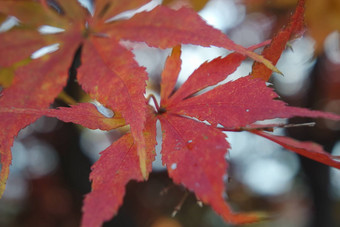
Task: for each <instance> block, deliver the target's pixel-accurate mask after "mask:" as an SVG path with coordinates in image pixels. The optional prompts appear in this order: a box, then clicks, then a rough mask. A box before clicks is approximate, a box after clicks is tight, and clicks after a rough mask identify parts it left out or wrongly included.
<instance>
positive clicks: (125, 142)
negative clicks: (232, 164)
mask: <svg viewBox="0 0 340 227" xmlns="http://www.w3.org/2000/svg"><path fill="white" fill-rule="evenodd" d="M148 2H149V0H124V1H113V0H96V1H95V2H94V3H95V11H94V13H93V15H91V14H90V13H89V12H88V11H87V10H86V9H85V8H83V7H82V6H81V5H80V4H79V3H78V2H77V1H76V0H58V1H56V0H40V1H34V0H18V1H11V0H1V1H0V22H1V21H2V22H3V21H5V19H6V17H7V16H15V17H16V18H17V19H18V20H19V24H18V25H17V26H15V27H13V28H11V29H10V30H8V31H5V32H2V33H0V85H1V86H2V88H3V90H2V91H1V97H0V117H1V119H2V120H1V121H0V154H1V173H0V195H2V194H3V192H4V190H5V185H6V180H7V178H8V174H9V166H10V164H11V159H12V157H11V146H12V144H13V140H14V138H15V136H16V135H17V134H18V132H19V131H20V130H21V129H22V128H24V127H26V126H27V125H29V124H31V123H32V122H34V121H35V120H36V119H37V118H39V117H40V116H42V115H46V116H50V117H57V118H58V119H60V120H62V121H65V122H73V123H76V124H80V125H82V126H84V127H87V128H90V129H101V130H112V129H116V128H118V127H122V126H125V125H129V126H130V132H129V133H127V134H126V135H124V136H123V137H121V138H120V139H119V140H118V141H116V142H114V143H113V144H112V145H111V146H109V147H108V148H107V149H105V150H104V151H103V152H102V153H101V157H100V159H99V160H98V161H97V162H96V163H95V164H94V165H93V167H92V173H91V175H90V179H91V181H92V191H91V193H89V194H88V195H87V196H86V198H85V200H84V206H83V212H84V214H83V219H82V226H91V227H92V226H100V225H101V224H102V223H103V222H105V221H107V220H110V219H111V218H112V217H113V216H114V215H115V214H116V213H117V211H118V209H119V207H120V205H121V204H122V201H123V197H124V193H125V185H126V184H127V183H128V182H129V181H130V180H137V181H143V180H146V179H147V178H148V174H149V173H150V172H151V169H152V166H151V164H152V161H153V160H154V159H155V151H154V150H155V145H156V121H157V120H159V121H160V123H161V127H162V136H163V141H162V161H163V164H164V165H165V166H166V167H167V169H168V173H169V176H170V177H171V178H172V179H173V180H174V182H175V183H178V184H182V185H184V186H185V187H186V188H188V189H189V190H191V191H193V192H194V193H195V195H196V196H197V198H198V199H200V200H201V201H202V202H204V203H206V204H209V205H210V206H211V207H212V208H213V209H214V210H215V211H216V212H217V213H219V214H220V215H221V216H222V217H223V218H224V220H225V221H227V222H231V223H247V222H254V221H258V220H261V218H263V216H262V215H260V214H257V213H247V214H236V213H233V212H232V211H231V210H230V208H229V206H228V204H227V203H226V201H225V200H224V197H223V194H224V191H225V185H224V182H223V176H224V175H225V173H226V171H227V167H228V163H227V162H226V160H225V158H224V157H225V154H226V153H227V152H228V149H229V148H230V146H229V144H228V142H227V140H226V135H225V133H224V131H249V132H251V133H254V134H257V135H259V136H262V137H265V138H268V139H270V140H272V141H274V142H276V143H278V144H280V145H282V146H283V147H285V148H287V149H289V150H292V151H294V152H296V153H298V154H301V155H304V156H307V157H309V158H311V159H314V160H316V161H319V162H321V163H324V164H326V165H329V166H333V167H336V168H340V162H339V160H337V159H336V157H332V156H331V155H329V154H328V153H326V152H324V151H323V149H322V147H321V146H319V145H317V144H315V143H312V142H299V141H296V140H293V139H291V138H287V137H282V136H275V135H273V134H270V133H268V132H266V130H267V129H268V128H274V127H279V126H280V125H276V124H270V125H269V124H261V123H258V122H257V121H260V120H266V119H273V118H290V117H293V116H307V117H323V118H329V119H332V120H340V116H338V115H335V114H331V113H324V112H320V111H311V110H308V109H303V108H297V107H289V106H287V105H286V104H285V103H284V102H282V101H280V100H278V99H277V98H278V96H277V95H276V93H275V92H274V91H273V90H272V89H271V88H269V87H268V86H267V85H266V81H267V80H268V79H269V77H270V76H271V74H272V71H277V72H278V70H277V69H276V68H275V67H274V66H273V64H276V62H277V61H278V59H279V57H280V55H281V53H282V52H283V50H284V49H285V47H286V43H287V42H288V41H289V40H290V39H291V38H292V37H294V36H295V35H298V34H301V31H302V30H303V29H304V23H303V15H304V1H303V0H301V1H299V3H298V6H297V8H296V11H295V13H294V14H293V15H292V16H291V19H290V22H289V24H288V25H287V26H286V27H285V28H284V29H282V30H281V31H280V32H279V33H278V34H277V35H276V36H275V37H274V38H273V39H272V40H271V41H270V42H264V43H261V44H258V45H255V46H252V47H249V48H244V47H242V46H239V45H237V44H235V43H234V42H232V41H231V40H230V39H229V38H228V37H227V36H226V35H225V34H223V33H222V32H220V31H219V30H216V29H214V28H212V27H211V26H209V25H207V24H206V23H205V22H204V21H203V20H202V19H201V18H200V17H199V16H198V14H197V13H196V12H195V11H194V10H192V9H189V8H181V9H179V10H173V9H171V8H169V7H167V6H164V5H160V6H157V7H155V8H154V9H152V10H151V11H148V12H141V13H137V14H136V15H134V16H133V17H132V18H130V19H127V20H109V19H110V18H112V17H114V16H115V15H118V14H120V13H121V12H124V11H126V10H130V9H136V8H138V7H141V6H143V5H144V4H146V3H148ZM46 25H48V26H53V27H57V28H60V29H59V30H58V32H57V33H54V34H42V33H41V32H39V31H40V30H41V28H42V27H43V26H46ZM121 40H129V41H133V42H145V43H146V44H147V45H149V46H152V47H158V48H162V49H164V48H173V50H172V53H171V55H170V56H169V57H168V59H167V60H166V63H165V67H164V71H163V73H162V82H161V94H160V96H161V102H160V105H158V104H157V102H155V106H156V108H153V107H152V106H151V105H150V104H149V102H150V101H151V100H153V101H155V99H154V97H153V96H150V97H149V98H145V96H144V94H145V87H146V80H147V79H148V76H147V73H146V71H145V68H144V67H141V66H139V65H138V63H137V62H136V61H135V60H134V55H133V53H132V52H131V51H130V50H129V49H127V48H126V47H125V46H123V45H122V43H121V42H120V41H121ZM181 44H195V45H201V46H217V47H223V48H226V49H230V50H233V51H235V52H234V53H232V54H230V55H228V56H226V57H224V58H216V59H214V60H212V61H210V62H205V63H203V64H202V65H201V66H200V67H199V68H198V69H197V70H195V71H194V72H193V74H192V75H191V76H190V77H189V79H188V80H187V81H186V82H185V83H184V84H183V85H182V86H181V87H180V88H179V89H178V90H176V91H174V88H175V84H176V81H177V77H178V73H179V71H180V70H181V59H180V56H181V47H180V45H181ZM267 44H269V45H267ZM48 45H57V46H58V50H57V51H55V52H54V53H50V54H47V55H45V56H43V57H40V58H37V59H33V58H32V53H33V52H35V51H36V50H37V49H40V48H41V47H44V46H48ZM263 45H267V47H266V48H265V49H264V51H263V52H262V55H258V54H255V53H254V52H252V51H253V50H255V49H256V48H259V47H261V46H263ZM79 47H82V54H81V66H80V67H79V68H78V72H77V81H78V82H79V84H80V85H81V86H82V88H83V89H84V91H86V92H87V93H88V94H89V96H90V97H91V98H92V99H93V100H97V101H99V102H100V103H101V104H102V105H103V106H105V107H106V108H109V109H111V110H113V116H107V115H105V114H103V113H101V112H99V111H98V109H97V107H96V106H95V105H93V104H92V103H78V104H77V105H72V106H70V107H60V108H57V109H48V107H49V106H50V104H51V103H53V101H54V99H55V98H56V97H57V96H58V94H59V93H60V92H61V91H62V90H63V88H64V86H65V85H66V83H67V79H68V69H69V67H70V65H71V63H72V60H73V57H74V54H75V52H76V50H77V49H78V48H79ZM247 56H248V57H251V58H253V59H254V60H255V61H256V63H254V65H253V70H252V73H251V74H250V75H248V76H245V77H242V78H240V79H237V80H235V81H231V82H228V83H225V84H223V85H219V86H216V87H215V88H213V89H211V90H209V91H207V92H204V93H201V94H197V92H199V91H201V90H203V89H205V88H207V87H210V86H213V85H216V84H218V83H219V82H221V81H223V80H224V79H225V78H226V77H227V76H228V75H230V74H231V73H233V72H234V71H235V70H236V69H237V67H238V66H239V65H240V64H241V63H242V61H243V60H244V59H245V58H246V57H247Z"/></svg>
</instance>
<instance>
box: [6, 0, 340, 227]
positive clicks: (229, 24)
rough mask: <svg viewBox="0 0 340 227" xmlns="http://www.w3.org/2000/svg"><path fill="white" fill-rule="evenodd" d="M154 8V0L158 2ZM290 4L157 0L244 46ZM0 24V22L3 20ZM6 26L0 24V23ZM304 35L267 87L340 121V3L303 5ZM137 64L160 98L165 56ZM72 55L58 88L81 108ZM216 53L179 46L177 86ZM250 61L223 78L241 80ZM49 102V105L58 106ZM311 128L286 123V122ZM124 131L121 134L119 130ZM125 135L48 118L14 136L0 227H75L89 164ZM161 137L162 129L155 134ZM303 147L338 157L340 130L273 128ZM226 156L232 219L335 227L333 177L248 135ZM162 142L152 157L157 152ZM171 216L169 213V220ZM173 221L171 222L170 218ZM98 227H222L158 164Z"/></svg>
mask: <svg viewBox="0 0 340 227" xmlns="http://www.w3.org/2000/svg"><path fill="white" fill-rule="evenodd" d="M155 2H158V3H159V1H155ZM296 3H297V0H271V1H268V0H243V1H241V0H210V1H208V0H164V1H163V2H162V4H166V5H168V6H170V7H173V8H179V7H181V6H191V7H193V8H194V9H195V10H197V11H199V14H200V15H201V16H202V17H203V18H204V19H205V20H206V21H207V22H208V23H209V24H211V25H212V26H214V27H216V28H218V29H221V30H222V31H223V32H225V33H226V34H228V35H229V37H231V39H233V40H234V41H235V42H237V43H239V44H241V45H244V46H250V45H253V44H256V43H259V42H262V41H264V40H266V39H270V37H272V36H273V35H274V34H275V33H276V32H277V31H278V30H279V29H280V28H281V27H282V26H284V25H285V24H286V23H287V21H288V18H289V16H290V15H291V12H293V10H294V8H295V5H296ZM0 16H1V15H0ZM5 20H6V18H2V17H0V22H3V21H5ZM306 25H307V29H306V32H305V34H304V36H303V37H302V38H297V39H296V40H293V41H292V42H291V43H290V45H289V48H287V50H286V51H285V53H284V54H283V56H282V58H281V59H280V61H279V63H278V68H279V69H280V71H282V72H283V74H284V77H282V76H280V75H275V74H274V75H273V76H272V78H271V81H270V82H271V83H273V84H274V87H275V89H276V91H277V92H278V93H279V94H280V96H281V98H282V99H284V100H285V101H287V102H288V103H289V104H290V105H295V106H303V107H308V108H312V109H320V110H325V111H332V112H336V113H338V114H340V75H339V74H340V33H339V32H340V1H338V0H324V1H314V0H307V3H306ZM126 45H131V46H132V47H133V49H134V53H135V55H136V59H137V61H138V62H139V63H140V64H141V65H144V66H146V67H147V71H148V72H149V74H150V81H149V83H148V90H147V92H148V93H150V92H151V93H154V94H158V93H159V82H160V73H161V70H162V67H163V64H164V61H165V59H166V56H167V55H168V53H169V51H170V50H165V51H164V50H158V49H156V48H150V47H147V46H146V45H144V44H142V43H138V44H131V43H126ZM80 53H81V50H78V52H77V54H76V55H75V61H74V63H73V65H72V67H71V68H70V80H69V83H68V85H67V87H66V88H65V89H64V92H65V94H68V95H69V96H70V97H72V98H73V99H75V100H77V101H80V100H86V96H85V95H84V93H83V92H82V91H81V89H80V88H79V86H78V85H77V83H76V82H75V75H76V68H77V66H78V65H79V54H80ZM228 53H229V52H228V51H226V50H224V49H220V48H214V47H212V48H202V47H197V46H192V45H184V46H183V55H182V60H183V69H182V71H181V73H180V79H179V81H178V84H177V86H180V84H181V83H183V81H184V80H185V79H186V78H187V77H188V75H190V73H191V72H192V71H193V70H194V69H195V68H197V67H198V66H199V65H200V64H201V63H203V62H204V61H206V60H211V59H213V58H215V57H217V56H221V55H222V56H225V55H227V54H228ZM251 65H252V61H251V60H247V61H245V62H244V64H243V65H242V66H241V67H240V68H239V69H238V70H237V72H236V73H234V74H233V75H231V76H230V78H229V80H230V79H235V78H238V77H240V76H244V75H247V74H248V73H249V72H250V70H251ZM65 105H66V103H64V102H63V101H62V100H60V99H59V100H56V102H55V103H54V106H55V107H56V106H65ZM301 121H302V122H310V121H311V120H310V119H292V120H291V122H293V123H295V122H301ZM124 130H126V129H124ZM124 130H120V131H118V130H116V131H111V132H103V131H99V130H88V129H84V128H81V127H78V126H75V125H72V124H67V123H62V122H60V121H58V120H56V119H52V118H45V117H43V118H41V119H39V120H38V121H37V122H36V123H34V124H33V125H31V126H29V127H27V128H26V129H24V130H22V131H21V132H20V135H19V136H18V138H17V139H16V142H15V143H14V146H13V165H12V167H11V174H10V177H9V180H8V185H7V189H6V192H5V194H4V197H3V198H2V199H1V201H0V226H8V227H12V226H13V227H14V226H27V227H28V226H51V227H53V226H65V227H73V226H79V222H80V218H81V206H82V199H83V198H84V195H85V194H86V193H88V192H89V191H90V182H89V180H88V175H89V173H90V166H91V165H92V164H93V162H94V161H95V160H97V159H98V157H99V152H100V151H101V150H103V149H105V148H106V147H107V146H109V145H110V144H111V143H112V142H113V141H115V140H116V139H118V138H119V137H120V136H121V135H122V134H123V133H124ZM158 131H159V133H158V134H159V137H160V133H161V130H160V129H159V128H158ZM276 133H278V134H289V135H290V136H293V137H295V138H297V139H300V140H314V141H316V142H318V143H321V144H322V145H323V146H324V147H325V149H326V150H327V151H328V152H332V153H333V154H334V155H340V140H339V138H340V136H339V135H340V125H339V124H336V123H334V122H329V121H325V120H318V121H317V126H315V127H314V128H294V129H289V130H287V131H284V130H277V131H276ZM228 137H229V141H230V142H231V146H232V149H231V150H230V152H229V154H228V155H227V156H226V159H227V160H228V161H229V162H230V163H231V166H230V169H229V173H228V176H229V178H228V179H226V184H227V195H228V197H227V198H226V199H227V201H228V202H229V203H230V204H231V205H232V207H233V209H234V210H235V211H254V210H261V211H266V212H270V213H271V214H273V219H272V220H268V221H264V222H261V223H255V224H251V225H247V226H251V227H260V226H261V227H274V226H275V227H280V226H282V227H283V226H284V227H316V226H318V227H319V226H323V227H336V226H340V215H339V214H340V171H339V170H335V169H333V168H329V167H326V166H323V165H321V164H318V163H316V162H314V161H310V160H306V159H304V158H300V157H298V156H297V155H295V154H292V153H290V152H289V151H286V150H284V149H283V148H281V147H280V146H277V145H274V144H273V143H271V142H268V141H266V140H264V139H262V138H258V137H256V136H254V135H250V134H248V133H229V134H228ZM159 150H160V144H159V145H158V148H157V151H158V153H159ZM174 214H176V215H175V216H174ZM173 216H174V217H173ZM104 226H123V227H125V226H127V227H130V226H131V227H134V226H136V227H137V226H138V227H144V226H145V227H147V226H151V227H226V226H231V225H228V224H227V223H225V222H223V220H222V219H221V218H220V217H219V216H218V215H216V214H215V213H214V212H213V211H212V210H211V209H210V208H209V207H208V206H205V205H203V206H202V204H200V202H199V201H197V199H196V198H195V196H194V195H193V194H191V193H189V192H188V191H186V190H185V189H184V188H183V187H181V186H178V185H174V184H173V183H172V181H171V180H170V179H169V178H168V176H167V173H166V171H165V169H164V167H163V166H162V164H161V158H160V156H157V158H156V161H155V163H154V172H153V173H152V174H151V176H150V179H149V181H147V182H144V183H136V182H130V183H129V184H128V186H127V193H126V196H125V199H124V204H123V206H122V207H121V208H120V210H119V213H118V215H117V216H116V217H115V218H114V219H113V220H111V221H110V222H108V223H106V224H105V225H104Z"/></svg>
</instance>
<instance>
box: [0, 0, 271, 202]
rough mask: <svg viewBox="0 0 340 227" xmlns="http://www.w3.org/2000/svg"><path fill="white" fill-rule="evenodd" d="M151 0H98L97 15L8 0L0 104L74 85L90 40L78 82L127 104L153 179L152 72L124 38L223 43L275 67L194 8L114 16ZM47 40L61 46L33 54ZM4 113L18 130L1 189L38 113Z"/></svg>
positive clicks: (9, 138)
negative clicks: (76, 62)
mask: <svg viewBox="0 0 340 227" xmlns="http://www.w3.org/2000/svg"><path fill="white" fill-rule="evenodd" d="M147 2H149V0H124V1H114V2H112V1H109V0H98V1H96V2H95V9H96V10H95V12H94V14H93V15H91V14H90V13H89V12H88V11H87V10H86V9H85V8H83V7H82V6H81V5H80V4H79V3H78V1H76V0H58V1H55V0H40V1H33V0H28V1H27V0H19V1H10V0H3V1H1V2H0V13H1V14H4V15H9V16H15V17H16V18H17V19H18V20H19V24H18V25H17V26H15V27H13V28H12V29H10V30H9V31H6V32H1V33H0V67H1V68H0V85H1V86H3V87H5V89H4V90H3V91H2V93H1V95H2V96H1V98H0V105H1V106H2V107H10V106H11V107H17V108H47V107H48V106H49V105H50V104H51V103H52V102H53V100H54V99H55V98H56V97H57V95H58V94H59V93H60V92H61V91H62V89H63V87H64V86H65V85H66V83H67V78H68V69H69V67H70V65H71V63H72V60H73V56H74V54H75V51H76V50H77V49H78V48H79V47H82V56H81V62H82V65H81V67H80V68H79V70H78V72H79V73H78V76H77V79H78V82H79V83H80V85H81V86H82V88H83V89H84V90H85V91H86V92H88V93H89V95H90V96H91V98H93V99H96V100H98V101H99V102H101V103H102V104H103V105H104V106H106V107H109V108H111V109H113V110H115V111H119V112H120V113H121V114H122V117H124V119H125V121H126V123H127V124H129V125H130V126H131V134H132V136H133V138H134V140H135V142H136V143H137V147H138V154H139V156H140V166H141V169H142V170H143V176H144V177H145V178H146V177H147V172H146V169H145V158H146V157H145V155H146V152H145V150H144V146H145V141H144V138H143V129H144V123H145V120H146V114H145V111H146V109H145V98H144V93H145V81H146V80H147V74H146V72H145V69H144V68H143V67H140V66H139V65H138V64H137V62H136V61H135V60H134V55H133V53H132V52H131V51H130V50H127V49H126V48H125V47H124V46H122V45H121V43H120V41H121V40H130V41H135V42H145V43H147V44H148V45H150V46H154V47H159V48H169V47H173V46H175V45H179V44H185V43H187V44H196V45H202V46H210V45H215V46H219V47H224V48H228V49H231V50H235V51H237V52H240V53H242V54H245V55H248V56H250V57H252V58H254V59H255V60H258V61H260V62H263V63H264V64H266V65H267V66H269V67H271V68H272V69H274V70H275V68H274V67H273V65H272V64H271V63H270V62H269V61H268V60H266V59H265V58H263V57H262V56H260V55H257V54H255V53H253V52H251V51H249V50H247V49H245V48H243V47H242V46H239V45H236V44H235V43H233V42H232V41H231V40H230V39H229V38H228V37H227V36H226V35H225V34H223V33H222V32H220V31H218V30H216V29H214V28H212V27H211V26H209V25H207V24H206V23H205V22H204V21H203V20H202V19H201V18H200V17H199V16H198V15H197V13H196V12H194V11H193V10H191V9H180V10H177V11H176V10H172V9H169V8H167V7H164V6H158V7H156V8H154V9H153V10H151V11H149V12H141V13H138V14H136V15H135V16H133V17H132V18H130V19H128V20H114V21H108V19H110V18H112V17H114V16H116V15H118V14H120V13H122V12H124V11H127V10H131V9H136V8H138V7H141V6H142V5H144V4H146V3H147ZM46 25H47V26H53V27H56V28H58V29H59V30H58V32H57V33H56V34H46V33H42V32H41V31H42V30H43V28H44V27H46ZM41 33H42V34H41ZM47 45H54V47H55V48H58V50H57V51H56V52H55V53H51V54H49V55H45V56H43V57H40V58H37V59H36V57H35V55H32V53H33V52H35V51H36V50H38V49H39V48H42V47H44V46H47ZM14 75H15V76H14ZM27 78H29V80H28V79H27ZM1 118H6V119H7V118H8V119H11V120H8V121H6V122H1V123H0V127H1V128H6V126H7V125H11V130H10V131H6V132H1V133H0V135H1V138H0V153H1V164H2V168H1V173H0V175H1V176H0V177H1V181H0V196H1V195H2V194H3V191H4V189H5V182H6V180H7V177H8V167H9V165H10V163H11V152H10V147H11V146H12V144H13V140H14V137H15V136H16V135H17V134H18V132H19V130H20V129H22V128H24V127H25V126H27V125H28V124H30V123H32V122H33V121H35V120H36V117H33V116H30V117H28V116H23V115H20V116H17V115H16V116H13V115H7V114H4V115H3V116H1Z"/></svg>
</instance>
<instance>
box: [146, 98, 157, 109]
mask: <svg viewBox="0 0 340 227" xmlns="http://www.w3.org/2000/svg"><path fill="white" fill-rule="evenodd" d="M150 99H152V101H153V103H154V104H155V108H156V110H157V112H158V111H159V105H158V103H157V99H156V97H155V96H154V95H153V94H150V95H149V96H148V97H147V98H146V103H149V102H150Z"/></svg>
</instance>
